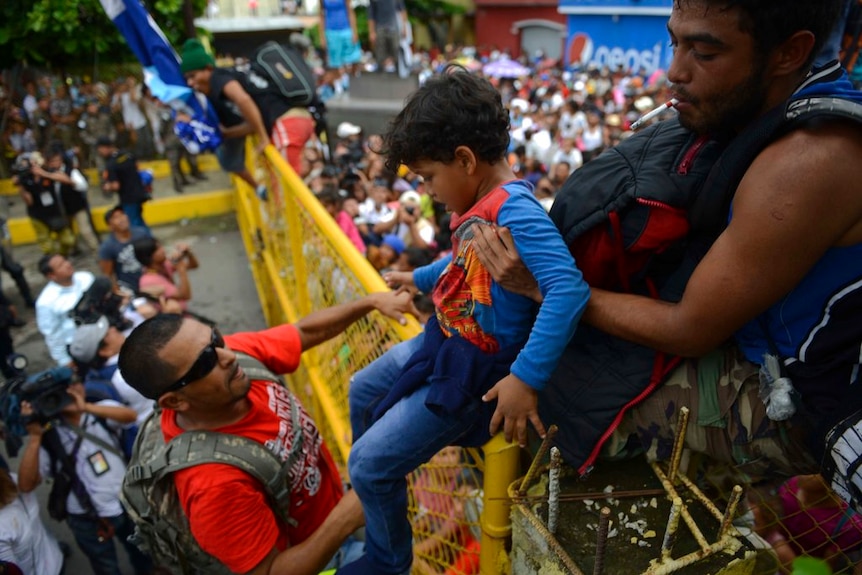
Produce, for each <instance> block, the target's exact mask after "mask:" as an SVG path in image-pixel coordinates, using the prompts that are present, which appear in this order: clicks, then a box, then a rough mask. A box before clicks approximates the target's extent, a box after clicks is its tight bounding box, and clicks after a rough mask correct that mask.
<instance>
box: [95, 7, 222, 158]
mask: <svg viewBox="0 0 862 575" xmlns="http://www.w3.org/2000/svg"><path fill="white" fill-rule="evenodd" d="M100 1H101V3H102V8H104V9H105V14H107V15H108V18H110V19H111V21H112V22H113V23H114V25H115V26H116V27H117V29H118V30H119V31H120V33H121V34H122V35H123V38H125V40H126V43H127V44H128V45H129V48H131V49H132V52H133V53H134V54H135V57H137V59H138V61H139V62H140V63H141V66H143V68H144V83H145V84H146V85H147V88H149V89H150V93H151V94H152V95H153V96H154V97H156V98H158V99H159V100H161V101H162V102H165V103H168V104H171V105H173V106H174V107H184V108H186V110H189V109H190V110H191V116H192V122H194V123H195V125H196V129H195V130H193V131H191V132H189V131H183V133H182V134H181V133H180V132H181V131H182V130H177V134H178V135H180V136H181V139H182V140H183V144H185V145H186V147H187V148H189V150H190V151H192V152H193V153H195V152H197V151H206V150H214V149H215V148H216V147H218V145H219V143H221V134H220V133H219V131H218V120H217V119H216V117H215V113H214V111H213V110H212V109H211V108H210V107H207V108H206V109H205V108H204V106H202V105H201V102H200V101H199V100H198V99H197V98H196V97H195V96H194V93H193V92H192V89H191V88H189V87H188V86H187V85H186V81H185V78H184V77H183V73H182V71H181V70H180V59H179V57H178V56H177V53H176V51H175V50H174V49H173V47H171V45H170V43H169V42H168V39H167V38H166V37H165V35H164V33H163V32H162V30H161V28H159V25H158V24H156V22H155V21H154V20H153V18H152V16H150V14H149V13H148V12H147V11H146V9H145V8H144V6H143V4H141V2H140V0H100ZM177 102H183V103H184V104H185V106H177V105H176V104H177ZM182 123H185V122H183V121H181V120H177V126H179V125H180V124H182ZM188 134H192V136H191V137H194V138H195V139H196V140H197V141H196V142H190V141H187V138H188V137H190V136H189V135H188ZM183 136H185V137H183Z"/></svg>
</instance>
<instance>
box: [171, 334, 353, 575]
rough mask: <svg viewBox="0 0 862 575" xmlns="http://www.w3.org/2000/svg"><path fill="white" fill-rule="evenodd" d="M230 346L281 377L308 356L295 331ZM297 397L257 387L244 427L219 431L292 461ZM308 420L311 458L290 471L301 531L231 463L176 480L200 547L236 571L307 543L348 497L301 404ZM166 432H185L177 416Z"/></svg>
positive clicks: (230, 341)
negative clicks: (293, 402) (275, 550)
mask: <svg viewBox="0 0 862 575" xmlns="http://www.w3.org/2000/svg"><path fill="white" fill-rule="evenodd" d="M225 342H226V343H227V346H228V347H230V348H231V349H233V350H235V351H242V352H243V353H246V354H248V355H251V356H253V357H255V358H256V359H258V360H259V361H261V362H262V363H263V364H264V365H266V366H267V367H268V368H269V369H270V370H271V371H273V372H274V373H290V372H292V371H294V370H295V369H296V368H297V366H298V365H299V358H300V355H301V354H302V349H301V343H300V339H299V332H298V331H297V329H296V328H295V327H294V326H292V325H284V326H279V327H275V328H272V329H268V330H264V331H261V332H247V333H238V334H234V335H229V336H225ZM291 397H292V395H288V393H287V390H285V389H284V388H283V387H282V386H280V385H278V384H274V383H271V382H268V381H252V385H251V389H250V390H249V393H248V398H249V400H250V401H251V410H250V411H249V413H248V414H246V416H245V417H244V418H243V419H242V420H241V421H238V422H237V423H234V424H232V425H228V426H225V427H221V428H219V429H215V430H213V431H218V432H221V433H228V434H231V435H242V436H244V437H247V438H249V439H253V440H255V441H257V442H259V443H261V444H263V445H265V446H266V447H267V448H269V449H270V451H272V452H273V453H275V454H276V455H278V456H279V457H281V458H282V460H284V459H286V458H287V455H288V454H289V453H290V448H291V438H292V437H293V429H292V426H291V417H290V404H289V401H290V398H291ZM300 422H301V425H302V428H303V437H304V445H303V454H302V455H301V456H300V458H299V461H298V462H297V464H296V465H295V466H294V468H293V469H292V470H291V471H290V481H291V488H292V491H291V501H290V507H291V509H290V517H291V518H292V519H294V520H295V521H296V522H297V526H296V527H291V526H289V525H286V524H284V523H283V522H282V521H281V520H280V519H279V518H278V517H277V516H276V515H275V514H274V513H273V511H272V510H271V509H270V506H269V504H268V501H267V496H266V490H265V488H264V487H263V485H261V484H260V483H259V482H258V481H257V480H256V479H254V478H253V477H252V476H250V475H248V474H247V473H245V472H243V471H241V470H239V469H237V468H235V467H233V466H231V465H225V464H221V463H207V464H203V465H197V466H195V467H190V468H188V469H184V470H182V471H178V472H176V473H175V474H174V483H175V484H176V487H177V492H178V494H179V499H180V503H181V504H182V506H183V510H184V511H185V513H186V516H187V517H188V518H189V523H190V525H191V530H192V534H193V535H194V537H195V540H196V541H197V542H198V545H200V546H201V548H202V549H203V550H204V551H206V552H207V553H209V554H210V555H213V556H215V557H216V558H218V559H219V560H220V561H221V562H222V563H224V564H225V565H226V566H227V567H228V568H230V569H231V570H232V571H234V572H236V573H245V572H247V571H250V570H252V569H253V568H254V567H256V566H257V565H258V564H259V563H260V562H261V561H262V560H263V559H264V558H265V557H266V556H267V554H268V553H269V552H270V550H272V548H273V546H276V547H277V548H278V550H279V551H282V550H284V549H287V548H288V547H289V546H291V545H295V544H297V543H301V542H302V541H304V540H305V539H306V538H308V537H309V536H310V535H311V534H312V533H313V532H314V531H315V530H316V529H317V528H318V527H319V526H320V524H321V523H323V520H324V519H326V516H327V515H329V512H330V511H331V510H332V508H333V507H335V505H336V503H338V501H339V500H340V499H341V496H342V493H343V487H342V483H341V478H340V476H339V474H338V468H337V467H336V466H335V462H334V461H333V459H332V456H331V455H330V453H329V450H328V449H327V447H326V446H325V445H324V444H323V438H322V437H321V436H320V433H319V432H318V430H317V427H316V425H315V424H314V422H313V421H312V420H311V417H310V416H309V415H308V413H307V412H306V411H305V409H304V408H302V407H301V406H300ZM162 430H163V433H164V436H165V441H170V440H171V439H172V438H173V437H175V436H177V435H179V434H180V433H182V432H183V430H182V429H181V428H180V427H179V426H178V425H177V423H176V412H174V411H172V410H169V409H166V410H164V411H163V412H162Z"/></svg>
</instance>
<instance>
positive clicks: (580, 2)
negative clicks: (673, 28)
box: [559, 0, 673, 76]
mask: <svg viewBox="0 0 862 575" xmlns="http://www.w3.org/2000/svg"><path fill="white" fill-rule="evenodd" d="M672 2H673V0H617V1H610V2H609V1H607V0H605V1H602V0H560V7H559V10H560V13H561V14H565V15H567V20H568V36H567V38H566V49H565V54H564V60H565V63H566V65H567V66H569V67H588V66H597V67H599V68H602V67H605V66H607V67H608V68H610V69H611V70H615V69H617V68H623V69H624V70H626V71H628V72H631V73H636V74H643V75H647V76H648V75H650V74H652V73H653V72H655V71H656V70H658V69H660V68H661V69H665V70H666V69H667V66H668V64H670V61H671V58H672V51H671V49H670V46H669V45H668V34H667V19H668V17H669V16H670V12H671V6H672Z"/></svg>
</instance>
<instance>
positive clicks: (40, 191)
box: [12, 152, 86, 255]
mask: <svg viewBox="0 0 862 575" xmlns="http://www.w3.org/2000/svg"><path fill="white" fill-rule="evenodd" d="M43 163H44V166H43ZM62 167H63V158H62V155H61V156H59V157H54V158H51V159H50V161H49V162H47V163H46V162H44V161H43V158H42V156H41V154H38V153H35V152H33V153H31V154H22V155H21V156H19V157H18V159H17V160H16V161H15V175H14V176H13V177H12V182H13V183H14V184H15V185H16V186H17V187H18V193H19V194H20V195H21V198H22V199H23V200H24V203H25V204H26V205H27V215H28V216H30V221H31V222H32V224H33V229H34V230H35V231H36V241H37V243H38V244H39V247H40V248H41V250H42V253H44V254H49V253H60V254H63V255H69V254H70V253H72V250H73V249H74V247H75V235H74V234H73V233H72V229H71V228H70V227H69V220H68V218H67V214H66V210H65V207H64V205H63V198H62V196H61V189H60V188H61V186H63V185H67V186H76V184H75V183H74V182H73V180H72V178H71V176H69V175H68V174H66V173H65V172H63V171H62V170H61V168H62ZM78 173H79V174H80V172H78ZM55 184H59V185H55ZM77 185H78V186H80V182H79V183H78V184H77ZM84 185H85V186H86V180H84Z"/></svg>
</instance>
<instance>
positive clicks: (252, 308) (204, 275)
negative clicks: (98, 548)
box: [0, 215, 266, 575]
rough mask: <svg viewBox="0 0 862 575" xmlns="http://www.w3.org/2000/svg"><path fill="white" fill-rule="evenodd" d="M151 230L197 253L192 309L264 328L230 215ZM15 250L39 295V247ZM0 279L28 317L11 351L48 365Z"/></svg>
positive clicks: (74, 570) (79, 563)
mask: <svg viewBox="0 0 862 575" xmlns="http://www.w3.org/2000/svg"><path fill="white" fill-rule="evenodd" d="M154 234H155V236H156V237H158V238H159V239H160V240H161V241H162V242H163V243H165V244H166V245H171V244H172V243H174V242H178V241H183V242H187V243H189V244H190V245H191V246H192V249H193V250H194V251H195V254H196V255H197V256H198V260H199V261H200V268H199V269H197V270H194V271H192V272H191V273H190V277H191V282H192V303H191V305H190V309H191V310H192V311H195V312H197V313H200V314H202V315H205V316H207V317H209V318H212V319H214V320H216V321H218V323H219V325H220V326H221V328H222V330H223V331H225V332H227V333H230V332H233V331H240V330H256V329H261V328H263V327H266V324H265V322H264V318H263V313H262V312H261V309H260V305H259V303H258V299H257V292H256V291H255V287H254V283H253V280H252V276H251V271H250V269H249V266H248V261H247V260H246V257H245V252H244V250H243V246H242V240H241V238H240V235H239V232H238V231H237V228H236V220H235V218H234V216H233V215H229V216H223V217H217V218H208V219H204V220H197V221H192V222H184V223H180V224H176V225H169V226H162V227H159V228H155V229H154ZM14 255H15V257H16V259H18V260H19V261H20V262H21V263H22V264H23V265H24V266H25V268H26V270H27V279H28V280H29V282H30V285H31V287H32V288H33V293H34V294H38V293H39V291H40V290H41V289H42V286H44V284H45V280H44V278H42V277H41V275H40V274H39V273H38V271H37V269H36V262H37V261H38V259H39V257H40V256H41V253H40V252H39V250H38V248H37V247H36V246H19V247H16V248H15V249H14ZM73 262H74V264H75V266H76V268H77V269H87V270H90V271H93V272H94V273H98V267H97V265H96V261H95V256H83V257H78V258H75V259H74V260H73ZM0 281H2V288H3V290H4V293H5V294H6V295H7V297H9V298H10V299H11V300H12V302H13V303H15V304H16V305H17V307H18V308H19V311H20V312H22V316H23V317H24V319H26V320H27V325H25V326H24V327H21V328H17V329H16V330H15V332H14V334H13V335H14V341H15V348H16V351H17V352H19V353H23V354H25V355H26V356H27V357H28V358H29V359H30V369H29V371H30V372H31V373H34V372H35V371H38V370H40V369H44V368H47V367H50V366H51V360H50V357H48V353H47V348H46V347H45V343H44V340H43V339H42V336H41V334H40V333H39V332H38V330H37V329H36V326H35V321H34V318H33V313H32V311H31V310H25V309H23V303H22V300H21V297H20V295H19V294H18V292H17V291H16V289H15V285H14V283H13V282H12V280H11V278H9V276H8V275H6V274H5V273H4V274H3V276H2V280H0ZM4 455H5V453H4ZM10 463H11V464H12V466H13V469H14V467H15V466H16V465H17V461H16V460H11V461H10ZM47 491H48V489H47V488H46V486H45V485H43V486H41V487H40V488H39V495H40V498H41V500H42V502H43V509H44V503H45V501H46V500H47ZM43 515H44V520H45V524H46V525H48V526H49V528H50V529H51V530H53V531H54V532H55V533H56V534H57V536H58V538H59V539H61V540H64V541H67V542H68V543H69V544H71V545H72V547H73V548H74V549H75V553H74V555H73V556H72V557H71V558H70V560H69V563H68V565H67V568H66V574H67V575H89V574H91V573H92V571H91V570H90V566H89V563H88V562H87V561H86V559H85V558H84V557H83V556H82V554H81V552H80V551H79V550H78V549H77V548H76V547H75V545H74V540H73V539H72V536H71V533H70V532H69V530H68V529H67V528H66V526H65V524H59V523H57V522H56V521H53V520H52V519H50V518H48V516H47V514H44V513H43ZM120 556H121V557H122V558H123V560H124V564H123V574H124V575H131V574H132V570H131V568H130V567H129V565H128V564H127V563H125V552H120Z"/></svg>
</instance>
